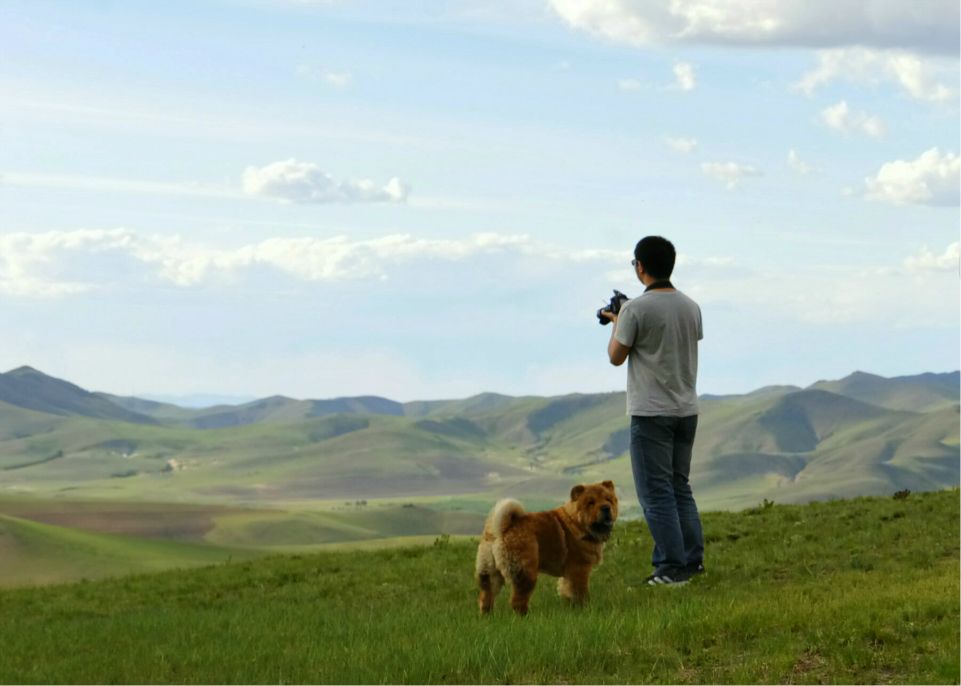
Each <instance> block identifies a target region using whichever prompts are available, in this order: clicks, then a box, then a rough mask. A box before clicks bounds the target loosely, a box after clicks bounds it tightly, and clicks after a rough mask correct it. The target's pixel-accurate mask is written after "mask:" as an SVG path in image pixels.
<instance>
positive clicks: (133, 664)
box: [0, 490, 959, 683]
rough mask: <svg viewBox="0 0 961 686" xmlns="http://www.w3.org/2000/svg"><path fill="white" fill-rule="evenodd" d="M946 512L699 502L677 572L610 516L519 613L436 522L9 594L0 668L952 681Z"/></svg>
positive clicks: (164, 674) (954, 498) (46, 673)
mask: <svg viewBox="0 0 961 686" xmlns="http://www.w3.org/2000/svg"><path fill="white" fill-rule="evenodd" d="M958 523H959V494H958V491H957V490H951V491H942V492H938V493H930V494H912V495H911V496H910V497H909V498H908V499H907V500H893V499H891V498H890V497H886V498H862V499H856V500H851V501H837V502H830V503H813V504H811V505H806V506H775V507H771V508H756V509H752V510H748V511H745V512H741V513H709V514H707V515H705V517H704V524H705V532H706V539H707V558H706V564H707V565H708V573H707V574H705V575H704V576H702V577H699V578H697V579H696V580H695V581H694V582H693V583H692V584H690V585H689V586H688V587H686V588H681V589H665V588H656V589H655V588H648V587H645V586H643V585H641V583H640V581H641V579H642V578H643V576H644V575H645V574H646V573H647V571H648V569H649V564H648V559H649V554H650V545H651V542H650V539H649V537H648V535H647V532H646V529H645V528H644V526H643V525H642V524H640V523H634V522H630V523H620V524H619V525H618V527H617V529H616V530H615V533H614V537H613V539H612V542H611V543H610V544H609V545H608V548H607V551H606V553H605V562H604V564H603V565H602V566H601V567H600V568H599V569H598V570H597V571H596V573H595V575H594V579H593V582H592V599H591V602H590V604H589V605H588V606H587V607H586V608H583V609H572V608H569V607H567V606H566V605H565V604H564V603H563V602H562V601H561V600H560V599H559V598H558V597H557V596H556V594H555V593H554V590H553V589H554V583H553V579H552V578H551V577H543V578H542V580H541V582H540V583H539V585H538V589H537V591H536V592H535V594H534V598H533V602H532V608H531V614H530V615H529V616H528V617H526V618H517V617H514V616H513V615H511V614H510V612H509V611H508V608H507V604H506V597H504V596H502V597H501V598H500V599H499V602H498V605H497V607H496V609H495V613H494V615H493V616H492V617H488V618H481V617H478V616H477V608H476V604H475V603H476V600H475V599H476V589H475V588H474V584H473V579H472V573H473V558H474V545H473V544H472V542H470V541H466V542H465V541H457V540H449V539H443V538H441V539H438V541H437V543H436V544H435V545H432V546H426V547H418V548H413V547H410V548H399V549H390V550H378V551H352V552H331V553H324V554H309V555H295V556H286V557H280V556H278V557H271V558H266V559H261V560H256V561H248V562H234V563H231V564H221V565H218V566H214V567H209V568H204V569H196V570H189V571H176V572H164V573H160V574H153V575H143V576H136V577H126V578H122V579H114V580H107V581H100V582H91V583H81V584H73V585H65V586H57V587H48V588H43V589H22V590H8V591H2V592H0V646H2V649H0V681H2V682H8V683H9V682H17V683H91V682H94V683H285V682H300V683H383V682H395V683H649V682H662V683H663V682H667V683H698V682H700V683H705V682H707V683H710V682H724V683H731V682H737V683H782V682H785V683H787V682H798V683H825V682H830V683H838V682H840V683H958V681H959V660H958V654H959V635H958V621H959V585H958V572H959V556H958V540H959V524H958ZM505 595H506V594H505Z"/></svg>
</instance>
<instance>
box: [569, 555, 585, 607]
mask: <svg viewBox="0 0 961 686" xmlns="http://www.w3.org/2000/svg"><path fill="white" fill-rule="evenodd" d="M590 578H591V567H590V565H586V566H584V567H574V568H573V569H571V570H569V571H568V573H567V576H565V577H564V580H565V581H567V586H568V588H569V589H570V595H569V596H565V597H568V598H570V600H571V603H572V604H574V605H583V604H584V603H586V602H587V600H588V597H589V593H588V584H589V582H590Z"/></svg>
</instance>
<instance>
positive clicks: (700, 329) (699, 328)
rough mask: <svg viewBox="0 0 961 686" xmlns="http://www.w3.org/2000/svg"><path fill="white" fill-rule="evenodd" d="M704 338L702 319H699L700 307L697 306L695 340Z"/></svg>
mask: <svg viewBox="0 0 961 686" xmlns="http://www.w3.org/2000/svg"><path fill="white" fill-rule="evenodd" d="M703 338H704V321H703V320H702V319H701V308H700V307H698V308H697V340H699V341H700V340H702V339H703Z"/></svg>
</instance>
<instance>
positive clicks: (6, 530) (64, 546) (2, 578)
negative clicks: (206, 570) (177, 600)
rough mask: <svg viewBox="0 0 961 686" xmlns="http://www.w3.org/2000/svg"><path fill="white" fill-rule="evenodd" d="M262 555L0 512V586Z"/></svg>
mask: <svg viewBox="0 0 961 686" xmlns="http://www.w3.org/2000/svg"><path fill="white" fill-rule="evenodd" d="M257 555H263V553H258V552H257V551H254V550H246V549H240V548H230V547H222V546H214V545H207V544H198V543H183V542H178V541H169V540H156V539H148V538H139V537H133V536H122V535H116V534H99V533H91V532H88V531H80V530H77V529H70V528H66V527H61V526H53V525H50V524H41V523H39V522H34V521H30V520H27V519H19V518H17V517H10V516H7V515H3V514H0V586H20V585H35V584H36V585H39V584H48V583H55V582H58V581H62V580H64V579H83V578H86V579H97V578H100V577H105V576H120V575H123V574H131V573H134V572H148V571H159V570H162V569H170V568H172V567H197V566H204V565H211V564H215V563H217V562H224V561H226V560H228V559H237V560H244V559H249V558H252V557H256V556H257Z"/></svg>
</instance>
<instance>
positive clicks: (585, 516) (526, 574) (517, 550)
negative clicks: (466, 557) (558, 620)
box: [476, 481, 617, 615]
mask: <svg viewBox="0 0 961 686" xmlns="http://www.w3.org/2000/svg"><path fill="white" fill-rule="evenodd" d="M616 519H617V495H616V494H615V493H614V482H613V481H603V482H601V483H599V484H589V485H584V484H580V485H578V486H575V487H574V488H572V489H571V499H570V501H568V502H566V503H564V504H563V505H561V506H560V507H558V508H556V509H554V510H548V511H546V512H531V513H527V512H525V511H524V508H523V507H522V506H521V504H520V503H519V502H517V501H516V500H501V501H500V502H499V503H497V504H496V505H495V506H494V509H492V510H491V512H490V514H489V515H488V516H487V522H486V523H485V524H484V533H483V535H482V536H481V541H480V545H478V546H477V563H476V576H477V584H478V585H479V586H480V598H478V604H479V605H480V610H481V613H482V614H486V613H488V612H490V611H491V608H492V607H493V605H494V599H495V598H496V597H497V593H498V592H499V591H500V590H501V587H502V586H503V585H504V580H505V579H507V580H509V581H510V582H511V585H512V586H513V593H512V595H511V607H512V608H514V611H515V612H517V613H518V614H522V615H524V614H527V605H528V603H529V602H530V598H531V594H532V593H533V592H534V585H535V584H536V583H537V573H538V572H545V573H547V574H550V575H552V576H557V577H560V578H559V579H558V580H557V592H558V593H559V594H560V595H561V596H562V597H564V598H567V599H568V600H570V601H571V602H573V603H575V604H578V603H581V602H583V601H585V600H586V599H587V585H588V580H589V579H590V576H591V571H592V570H593V568H594V565H597V564H600V562H601V554H602V552H603V550H604V542H605V541H606V540H607V539H608V538H609V537H610V535H611V529H612V528H613V527H614V522H615V520H616Z"/></svg>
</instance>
